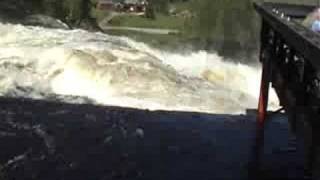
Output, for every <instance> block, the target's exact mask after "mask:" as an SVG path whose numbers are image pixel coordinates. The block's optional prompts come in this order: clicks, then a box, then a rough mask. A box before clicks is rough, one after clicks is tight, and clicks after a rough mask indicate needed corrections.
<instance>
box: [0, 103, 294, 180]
mask: <svg viewBox="0 0 320 180" xmlns="http://www.w3.org/2000/svg"><path fill="white" fill-rule="evenodd" d="M270 122H272V123H271V125H272V126H273V128H272V131H270V130H268V129H267V130H266V147H268V148H270V149H272V150H273V149H275V148H277V147H279V146H280V145H281V144H285V139H286V136H287V131H284V130H283V129H282V130H279V129H280V127H279V126H281V127H283V126H287V124H284V123H282V124H281V123H280V124H278V123H277V122H273V121H270ZM255 125H256V124H255V118H252V117H247V116H235V115H223V114H221V115H219V114H203V113H192V112H167V111H144V110H138V109H131V108H120V107H105V106H94V105H90V104H67V103H61V102H49V101H36V100H30V99H13V98H0V131H1V132H2V131H3V132H8V133H7V134H6V133H2V134H0V149H1V151H0V164H1V165H3V168H2V169H3V172H4V173H5V174H6V176H8V179H34V180H44V179H45V180H57V179H68V180H88V179H92V180H108V179H112V180H129V179H130V180H149V179H152V180H163V179H166V180H176V179H184V180H189V179H190V180H194V179H226V178H228V179H246V173H244V172H246V171H247V169H246V165H247V164H248V160H249V156H250V150H251V147H252V142H253V140H254V138H253V136H254V133H255ZM269 125H270V124H269ZM10 133H11V135H8V134H10ZM142 137H143V138H142ZM270 140H272V141H270ZM280 147H281V146H280ZM266 152H267V153H266V156H267V159H266V160H265V161H266V162H267V164H268V162H269V161H270V160H272V161H271V162H269V164H271V165H273V166H271V167H275V166H274V164H277V162H278V161H281V162H285V161H286V160H288V157H287V155H286V154H278V155H277V156H276V155H274V154H270V153H269V154H268V152H272V153H274V152H275V151H268V150H267V151H266ZM274 156H275V157H274ZM291 156H292V154H290V162H296V163H298V162H299V161H297V160H296V158H294V157H291ZM286 158H287V159H286ZM291 164H293V163H291ZM268 168H269V167H267V169H266V171H268V173H269V169H268ZM281 170H284V171H283V172H285V173H282V174H278V172H277V171H270V173H271V174H273V176H272V177H279V176H280V177H284V178H286V177H287V176H286V175H288V172H290V163H288V165H286V164H284V165H283V166H282V169H281ZM294 170H296V169H294ZM291 171H292V170H291ZM0 173H1V167H0ZM0 177H1V174H0ZM296 177H297V176H296Z"/></svg>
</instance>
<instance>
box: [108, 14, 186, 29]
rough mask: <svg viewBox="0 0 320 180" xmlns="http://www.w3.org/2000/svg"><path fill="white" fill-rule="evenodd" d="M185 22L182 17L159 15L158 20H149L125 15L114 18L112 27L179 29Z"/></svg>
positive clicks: (157, 15) (111, 23)
mask: <svg viewBox="0 0 320 180" xmlns="http://www.w3.org/2000/svg"><path fill="white" fill-rule="evenodd" d="M184 22H185V20H184V19H183V18H182V17H173V16H168V15H164V14H160V13H157V14H156V19H155V20H153V19H149V18H146V17H144V16H136V15H130V14H124V15H119V16H116V17H114V18H113V19H112V20H111V22H110V25H113V26H126V27H138V28H157V29H179V30H182V29H183V27H184Z"/></svg>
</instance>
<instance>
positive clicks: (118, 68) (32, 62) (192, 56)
mask: <svg viewBox="0 0 320 180" xmlns="http://www.w3.org/2000/svg"><path fill="white" fill-rule="evenodd" d="M0 34H1V39H0V52H1V53H0V95H2V96H10V97H27V98H33V99H47V100H57V101H64V102H72V103H93V104H103V105H115V106H123V107H135V108H139V109H149V110H159V109H161V110H178V111H194V112H208V113H222V114H226V113H228V114H240V113H244V112H245V110H246V109H247V108H256V106H257V99H258V92H259V82H260V71H261V69H260V68H259V67H255V66H249V65H244V64H241V63H234V62H227V61H225V60H224V58H223V57H220V56H218V55H217V54H215V53H207V52H206V51H196V52H189V53H188V54H186V53H180V52H175V53H172V52H166V51H163V50H160V49H155V48H152V47H150V46H148V45H147V44H144V43H141V42H136V41H134V40H132V39H130V38H127V37H118V36H111V35H108V34H102V33H91V32H87V31H83V30H58V29H46V28H42V27H29V26H22V25H12V24H0ZM270 99H271V100H270V105H271V107H272V108H276V107H277V103H278V102H277V98H276V97H275V94H274V92H273V91H272V92H271V98H270Z"/></svg>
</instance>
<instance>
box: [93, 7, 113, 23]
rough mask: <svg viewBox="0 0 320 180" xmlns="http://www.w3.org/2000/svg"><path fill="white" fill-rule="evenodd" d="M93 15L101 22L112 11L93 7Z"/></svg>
mask: <svg viewBox="0 0 320 180" xmlns="http://www.w3.org/2000/svg"><path fill="white" fill-rule="evenodd" d="M91 15H92V17H94V18H96V20H97V22H100V21H102V20H103V19H104V18H105V17H108V16H109V15H110V12H109V11H105V10H99V9H95V8H93V9H92V10H91Z"/></svg>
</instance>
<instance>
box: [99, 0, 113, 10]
mask: <svg viewBox="0 0 320 180" xmlns="http://www.w3.org/2000/svg"><path fill="white" fill-rule="evenodd" d="M97 9H100V10H113V9H115V2H113V0H100V1H99V2H98V3H97Z"/></svg>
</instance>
